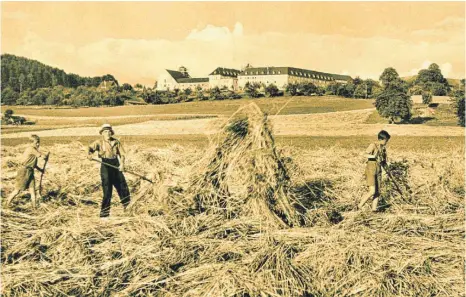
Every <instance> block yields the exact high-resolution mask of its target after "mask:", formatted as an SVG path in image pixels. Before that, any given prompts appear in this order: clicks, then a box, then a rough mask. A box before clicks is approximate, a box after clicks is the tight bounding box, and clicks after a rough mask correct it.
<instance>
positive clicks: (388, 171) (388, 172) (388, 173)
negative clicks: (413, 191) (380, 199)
mask: <svg viewBox="0 0 466 297" xmlns="http://www.w3.org/2000/svg"><path fill="white" fill-rule="evenodd" d="M382 168H383V169H384V170H385V172H386V173H387V176H388V179H390V181H391V182H392V183H393V185H394V186H395V188H396V190H397V191H398V193H400V195H401V197H402V198H404V199H406V197H405V195H404V194H403V191H401V189H400V186H399V185H398V183H397V182H396V181H395V178H394V177H393V175H392V173H391V172H390V170H389V169H388V168H387V165H386V164H384V165H382Z"/></svg>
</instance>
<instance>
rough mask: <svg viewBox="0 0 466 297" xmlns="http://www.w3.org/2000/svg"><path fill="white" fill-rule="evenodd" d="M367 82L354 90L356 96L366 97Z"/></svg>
mask: <svg viewBox="0 0 466 297" xmlns="http://www.w3.org/2000/svg"><path fill="white" fill-rule="evenodd" d="M366 88H367V86H366V84H359V85H357V86H356V89H355V90H354V98H366V95H367V94H366Z"/></svg>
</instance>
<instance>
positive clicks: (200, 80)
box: [157, 66, 210, 91]
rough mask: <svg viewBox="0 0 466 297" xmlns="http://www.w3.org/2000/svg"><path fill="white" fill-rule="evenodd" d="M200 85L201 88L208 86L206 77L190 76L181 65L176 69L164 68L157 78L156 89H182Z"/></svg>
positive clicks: (207, 87)
mask: <svg viewBox="0 0 466 297" xmlns="http://www.w3.org/2000/svg"><path fill="white" fill-rule="evenodd" d="M198 87H201V88H202V89H203V90H208V89H209V88H210V85H209V78H208V77H194V78H193V77H191V76H189V73H188V71H187V69H186V68H185V67H183V66H181V67H180V68H179V69H178V71H176V70H168V69H166V70H165V72H164V73H162V74H161V75H160V76H159V78H158V80H157V90H158V91H173V90H174V89H179V90H184V89H188V88H189V89H192V90H195V89H196V88H198Z"/></svg>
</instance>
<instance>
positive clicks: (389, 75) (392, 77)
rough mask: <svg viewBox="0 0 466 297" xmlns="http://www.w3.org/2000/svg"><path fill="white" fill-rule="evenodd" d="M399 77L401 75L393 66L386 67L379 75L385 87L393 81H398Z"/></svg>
mask: <svg viewBox="0 0 466 297" xmlns="http://www.w3.org/2000/svg"><path fill="white" fill-rule="evenodd" d="M399 79H400V76H399V75H398V72H396V70H395V68H393V67H388V68H386V69H385V70H384V71H383V72H382V74H381V75H380V77H379V80H380V81H381V82H382V86H383V87H386V86H388V85H389V84H392V83H397V81H398V80H399Z"/></svg>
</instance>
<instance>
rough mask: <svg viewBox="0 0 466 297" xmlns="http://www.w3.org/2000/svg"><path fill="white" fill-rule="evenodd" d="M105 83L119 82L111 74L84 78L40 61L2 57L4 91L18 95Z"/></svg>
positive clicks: (11, 56) (8, 56)
mask: <svg viewBox="0 0 466 297" xmlns="http://www.w3.org/2000/svg"><path fill="white" fill-rule="evenodd" d="M103 81H112V82H114V83H115V84H116V85H118V81H117V80H116V79H115V77H113V76H112V75H111V74H107V75H104V76H97V77H82V76H79V75H77V74H72V73H71V74H67V73H65V71H63V70H61V69H58V68H53V67H50V66H47V65H45V64H42V63H40V62H38V61H35V60H31V59H27V58H23V57H17V56H14V55H9V54H4V55H2V56H1V83H2V89H4V88H10V89H12V90H13V91H15V92H17V93H22V92H23V91H25V90H36V89H40V88H53V87H55V86H64V87H68V88H77V87H79V86H88V87H97V86H99V85H100V84H101V83H102V82H103Z"/></svg>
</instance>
